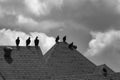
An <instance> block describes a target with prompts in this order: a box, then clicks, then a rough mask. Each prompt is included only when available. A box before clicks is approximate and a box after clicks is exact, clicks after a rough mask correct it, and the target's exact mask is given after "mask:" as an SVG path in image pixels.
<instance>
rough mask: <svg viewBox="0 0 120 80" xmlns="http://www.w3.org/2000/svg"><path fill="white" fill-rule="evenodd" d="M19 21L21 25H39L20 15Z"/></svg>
mask: <svg viewBox="0 0 120 80" xmlns="http://www.w3.org/2000/svg"><path fill="white" fill-rule="evenodd" d="M17 20H18V21H17V22H18V23H19V24H29V25H38V23H37V21H35V20H33V19H32V18H28V17H25V16H23V15H18V16H17Z"/></svg>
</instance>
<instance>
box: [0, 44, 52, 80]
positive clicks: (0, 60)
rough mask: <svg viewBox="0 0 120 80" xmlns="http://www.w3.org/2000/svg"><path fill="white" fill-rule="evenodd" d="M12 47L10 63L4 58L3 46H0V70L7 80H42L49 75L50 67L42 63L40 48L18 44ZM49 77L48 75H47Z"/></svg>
mask: <svg viewBox="0 0 120 80" xmlns="http://www.w3.org/2000/svg"><path fill="white" fill-rule="evenodd" d="M10 47H11V48H12V52H11V58H12V60H13V61H12V63H11V64H9V63H7V61H6V60H5V58H4V54H5V53H4V51H3V48H4V46H3V47H0V55H1V56H0V72H1V73H2V74H3V76H5V78H6V79H7V80H34V79H35V80H39V79H40V80H43V78H46V77H47V76H49V75H51V74H50V73H49V72H50V69H49V68H48V67H47V66H45V65H44V63H42V61H43V55H42V52H41V49H40V48H37V49H36V48H35V47H34V46H31V47H29V48H27V47H25V46H20V48H19V49H17V48H16V47H14V46H10ZM47 78H50V77H47Z"/></svg>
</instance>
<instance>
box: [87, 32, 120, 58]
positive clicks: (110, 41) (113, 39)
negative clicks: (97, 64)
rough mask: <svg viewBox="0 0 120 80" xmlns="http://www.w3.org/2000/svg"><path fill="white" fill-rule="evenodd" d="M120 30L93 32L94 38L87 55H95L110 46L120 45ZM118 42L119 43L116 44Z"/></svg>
mask: <svg viewBox="0 0 120 80" xmlns="http://www.w3.org/2000/svg"><path fill="white" fill-rule="evenodd" d="M119 34H120V31H115V30H111V31H108V32H91V35H92V36H93V39H92V40H91V41H90V43H89V47H90V48H89V49H88V52H87V55H89V56H95V55H97V54H100V52H101V51H102V50H104V49H105V48H106V47H108V46H110V45H111V46H113V47H114V48H115V47H118V46H119V47H120V35H119ZM116 43H117V44H116Z"/></svg>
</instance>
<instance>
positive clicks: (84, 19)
mask: <svg viewBox="0 0 120 80" xmlns="http://www.w3.org/2000/svg"><path fill="white" fill-rule="evenodd" d="M57 35H60V38H61V39H62V37H63V36H65V35H66V36H67V42H68V43H71V42H74V44H75V45H77V46H78V50H79V51H80V52H81V54H83V55H84V56H86V57H87V58H88V59H89V60H91V61H92V62H94V63H95V64H96V65H101V64H107V65H108V66H109V67H110V68H112V69H113V70H114V71H117V72H118V71H120V0H0V38H1V39H0V45H15V39H16V38H17V37H18V36H20V39H21V43H20V45H21V46H24V45H25V40H26V39H27V38H28V37H29V36H30V37H31V40H32V43H31V45H33V40H34V38H35V37H36V36H38V37H39V40H40V47H41V49H42V51H43V53H44V54H45V53H46V52H47V51H48V50H49V49H50V48H51V47H52V46H53V45H54V44H55V41H54V40H55V37H56V36H57Z"/></svg>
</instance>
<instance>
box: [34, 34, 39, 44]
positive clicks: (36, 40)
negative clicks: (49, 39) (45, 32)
mask: <svg viewBox="0 0 120 80" xmlns="http://www.w3.org/2000/svg"><path fill="white" fill-rule="evenodd" d="M34 43H35V46H38V45H39V39H38V36H37V37H36V38H35V40H34Z"/></svg>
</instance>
